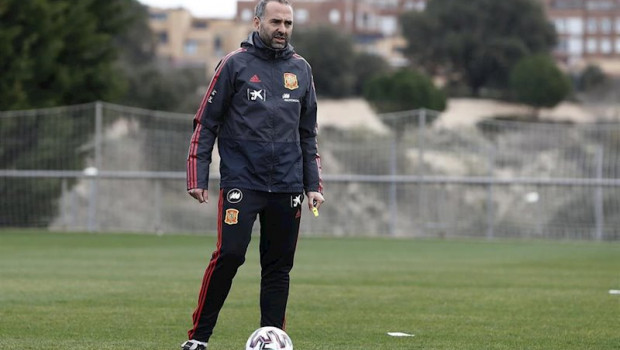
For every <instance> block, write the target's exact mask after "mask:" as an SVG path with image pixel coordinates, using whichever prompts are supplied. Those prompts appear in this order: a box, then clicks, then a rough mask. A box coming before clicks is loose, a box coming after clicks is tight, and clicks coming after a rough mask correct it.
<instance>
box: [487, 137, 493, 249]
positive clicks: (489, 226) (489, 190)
mask: <svg viewBox="0 0 620 350" xmlns="http://www.w3.org/2000/svg"><path fill="white" fill-rule="evenodd" d="M488 161H489V164H488V165H489V178H490V180H491V181H489V184H488V186H487V234H486V236H487V239H493V237H494V236H495V232H494V226H495V207H494V205H493V197H494V195H493V177H494V176H493V173H494V172H495V155H494V153H493V148H490V149H489V159H488Z"/></svg>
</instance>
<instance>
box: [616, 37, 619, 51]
mask: <svg viewBox="0 0 620 350" xmlns="http://www.w3.org/2000/svg"><path fill="white" fill-rule="evenodd" d="M616 53H619V54H620V38H617V39H616Z"/></svg>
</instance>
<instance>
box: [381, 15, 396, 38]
mask: <svg viewBox="0 0 620 350" xmlns="http://www.w3.org/2000/svg"><path fill="white" fill-rule="evenodd" d="M397 30H398V19H397V18H396V17H391V16H385V17H382V18H381V33H383V34H384V35H386V36H392V35H394V34H396V31H397Z"/></svg>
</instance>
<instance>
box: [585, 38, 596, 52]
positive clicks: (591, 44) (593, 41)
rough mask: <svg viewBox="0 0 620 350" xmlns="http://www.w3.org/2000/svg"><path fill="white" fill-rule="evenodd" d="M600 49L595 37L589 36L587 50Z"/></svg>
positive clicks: (594, 50)
mask: <svg viewBox="0 0 620 350" xmlns="http://www.w3.org/2000/svg"><path fill="white" fill-rule="evenodd" d="M597 49H598V43H597V42H596V39H595V38H588V40H586V51H587V52H588V53H596V52H597Z"/></svg>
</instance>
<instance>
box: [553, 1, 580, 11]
mask: <svg viewBox="0 0 620 350" xmlns="http://www.w3.org/2000/svg"><path fill="white" fill-rule="evenodd" d="M581 7H582V3H581V0H554V1H552V2H551V8H553V9H580V8H581Z"/></svg>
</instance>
